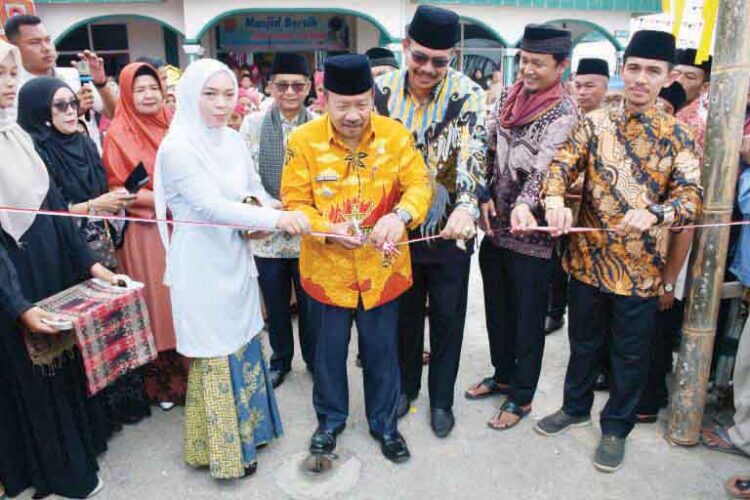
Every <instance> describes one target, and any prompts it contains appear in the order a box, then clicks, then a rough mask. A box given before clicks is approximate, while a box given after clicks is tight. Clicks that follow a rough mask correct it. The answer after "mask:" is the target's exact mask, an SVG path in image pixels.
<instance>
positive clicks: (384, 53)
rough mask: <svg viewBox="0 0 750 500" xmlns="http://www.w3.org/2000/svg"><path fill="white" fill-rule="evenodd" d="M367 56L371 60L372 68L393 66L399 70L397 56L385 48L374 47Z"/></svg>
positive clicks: (366, 53)
mask: <svg viewBox="0 0 750 500" xmlns="http://www.w3.org/2000/svg"><path fill="white" fill-rule="evenodd" d="M365 55H366V56H367V58H368V59H369V60H370V66H373V67H375V66H391V67H392V68H396V69H398V62H397V61H396V56H395V54H394V53H393V52H391V51H390V50H388V49H386V48H384V47H373V48H371V49H370V50H368V51H367V52H365Z"/></svg>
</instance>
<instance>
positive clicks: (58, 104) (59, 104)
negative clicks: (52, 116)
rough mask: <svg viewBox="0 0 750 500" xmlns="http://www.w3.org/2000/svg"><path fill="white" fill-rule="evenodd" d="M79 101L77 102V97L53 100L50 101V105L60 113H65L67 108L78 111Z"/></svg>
mask: <svg viewBox="0 0 750 500" xmlns="http://www.w3.org/2000/svg"><path fill="white" fill-rule="evenodd" d="M80 104H81V103H80V102H78V99H71V100H69V101H55V102H53V103H52V107H53V108H55V109H56V110H58V111H59V112H60V113H65V112H66V111H68V108H73V110H74V111H78V106H80Z"/></svg>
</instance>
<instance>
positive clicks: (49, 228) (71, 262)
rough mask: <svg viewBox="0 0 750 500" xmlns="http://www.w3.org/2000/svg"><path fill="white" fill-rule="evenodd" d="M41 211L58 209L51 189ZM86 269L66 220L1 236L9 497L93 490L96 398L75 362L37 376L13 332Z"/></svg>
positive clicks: (100, 427)
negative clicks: (88, 391)
mask: <svg viewBox="0 0 750 500" xmlns="http://www.w3.org/2000/svg"><path fill="white" fill-rule="evenodd" d="M41 209H43V210H44V209H46V210H65V203H64V201H63V200H62V199H61V198H60V196H59V194H57V191H56V190H55V189H50V191H49V194H48V196H47V199H46V200H45V202H44V203H43V204H42V207H41ZM93 264H94V261H93V258H92V256H91V255H90V253H89V251H88V248H87V247H86V245H85V243H84V242H83V240H82V238H81V236H80V233H79V232H78V230H77V228H76V227H75V225H74V223H73V222H72V221H71V220H70V219H66V218H61V217H47V216H37V217H36V219H35V220H34V223H33V225H32V226H31V227H30V228H29V229H28V231H26V233H25V234H24V235H23V237H22V238H21V244H20V245H16V244H15V242H14V241H13V240H12V239H11V238H10V237H9V236H8V235H7V234H5V233H4V232H2V231H1V230H0V364H2V365H3V369H2V371H0V381H2V383H3V386H2V387H1V388H0V389H2V394H0V481H2V483H3V484H4V485H5V487H6V489H7V493H8V495H10V496H14V495H17V494H19V493H20V492H21V491H23V490H25V489H26V488H29V487H32V486H33V487H34V488H35V489H36V492H37V494H39V495H45V494H58V495H62V496H66V497H71V498H83V497H85V496H86V495H88V494H89V493H90V492H91V491H92V490H93V489H94V488H95V487H96V485H97V481H98V479H97V470H98V465H97V462H96V456H97V455H98V454H100V453H102V452H104V451H105V450H106V439H107V438H108V437H109V436H108V434H109V425H108V422H107V419H106V417H105V415H104V411H103V410H102V407H101V405H100V404H99V400H98V398H92V399H89V398H87V396H86V388H85V387H86V386H85V374H84V371H83V366H82V362H81V358H80V355H78V354H76V355H74V356H64V357H63V360H62V363H61V366H59V367H56V368H55V369H54V373H52V374H49V373H44V371H43V370H41V369H40V368H39V367H35V366H33V365H32V363H31V361H30V359H29V356H28V354H27V352H26V347H25V345H24V342H23V337H22V332H21V330H20V328H19V327H18V318H19V316H20V314H21V313H23V312H24V311H25V310H26V309H28V308H29V307H31V304H32V303H33V302H36V301H38V300H41V299H43V298H46V297H48V296H50V295H52V294H54V293H57V292H59V291H61V290H64V289H66V288H69V287H70V286H72V285H74V284H76V283H78V282H80V281H81V280H82V279H84V278H85V277H86V276H87V275H88V273H89V269H90V268H91V266H92V265H93Z"/></svg>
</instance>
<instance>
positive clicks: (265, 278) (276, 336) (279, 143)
mask: <svg viewBox="0 0 750 500" xmlns="http://www.w3.org/2000/svg"><path fill="white" fill-rule="evenodd" d="M270 87H271V97H272V98H273V105H272V106H271V108H270V109H269V110H268V111H267V112H265V113H254V114H250V115H248V116H247V117H246V118H245V121H244V123H243V124H242V128H241V129H240V133H241V134H242V135H243V137H244V138H245V140H246V141H247V144H248V147H249V149H250V153H251V155H252V158H253V163H254V164H255V168H256V169H257V171H258V174H259V175H260V179H261V182H262V183H263V187H264V188H265V190H266V191H267V192H268V194H270V195H271V197H272V198H273V199H274V200H280V199H281V196H280V194H279V190H280V188H281V171H282V168H283V166H284V152H285V151H286V145H287V140H288V139H289V134H291V133H292V131H293V130H294V129H296V128H297V127H298V126H300V125H302V124H304V123H307V122H308V121H310V120H312V119H313V118H315V115H313V114H312V113H310V112H309V111H307V109H305V106H304V103H305V98H306V97H307V95H308V94H309V93H310V71H309V69H308V66H307V60H306V59H305V58H304V57H303V56H301V55H299V54H292V53H283V52H280V53H278V54H276V57H275V58H274V60H273V66H272V70H271V85H270ZM277 203H278V204H279V206H280V205H281V202H280V201H277ZM252 245H253V255H254V256H255V263H256V265H257V267H258V274H259V282H260V288H261V292H262V294H263V301H264V303H265V305H266V311H267V314H268V333H269V340H270V343H271V348H272V350H273V354H272V355H271V367H270V369H271V383H272V384H273V386H274V387H278V386H279V385H281V384H282V383H283V382H284V378H285V377H286V375H287V374H288V373H289V372H290V371H291V369H292V358H293V357H294V335H293V327H292V318H291V312H290V309H289V302H290V300H291V293H292V286H294V293H295V296H296V297H297V311H298V314H299V343H300V350H301V351H302V358H303V359H304V361H305V363H306V364H307V369H308V370H309V371H310V372H312V368H313V359H314V354H313V353H314V348H315V344H314V341H313V333H312V330H311V327H310V318H309V313H308V310H309V304H308V300H309V299H308V296H307V294H306V293H305V291H304V289H303V288H302V285H301V284H300V278H299V252H300V242H299V237H296V236H289V235H287V234H282V233H276V234H273V235H271V236H268V237H267V238H264V239H260V240H253V242H252Z"/></svg>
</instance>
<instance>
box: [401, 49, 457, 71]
mask: <svg viewBox="0 0 750 500" xmlns="http://www.w3.org/2000/svg"><path fill="white" fill-rule="evenodd" d="M410 52H411V59H412V61H414V62H415V63H416V64H418V65H420V66H424V65H425V64H427V63H428V62H430V61H432V67H433V68H436V69H442V68H445V67H447V66H448V65H449V64H450V63H451V59H450V58H449V57H430V56H428V55H427V54H425V53H424V52H420V51H418V50H411V51H410Z"/></svg>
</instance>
